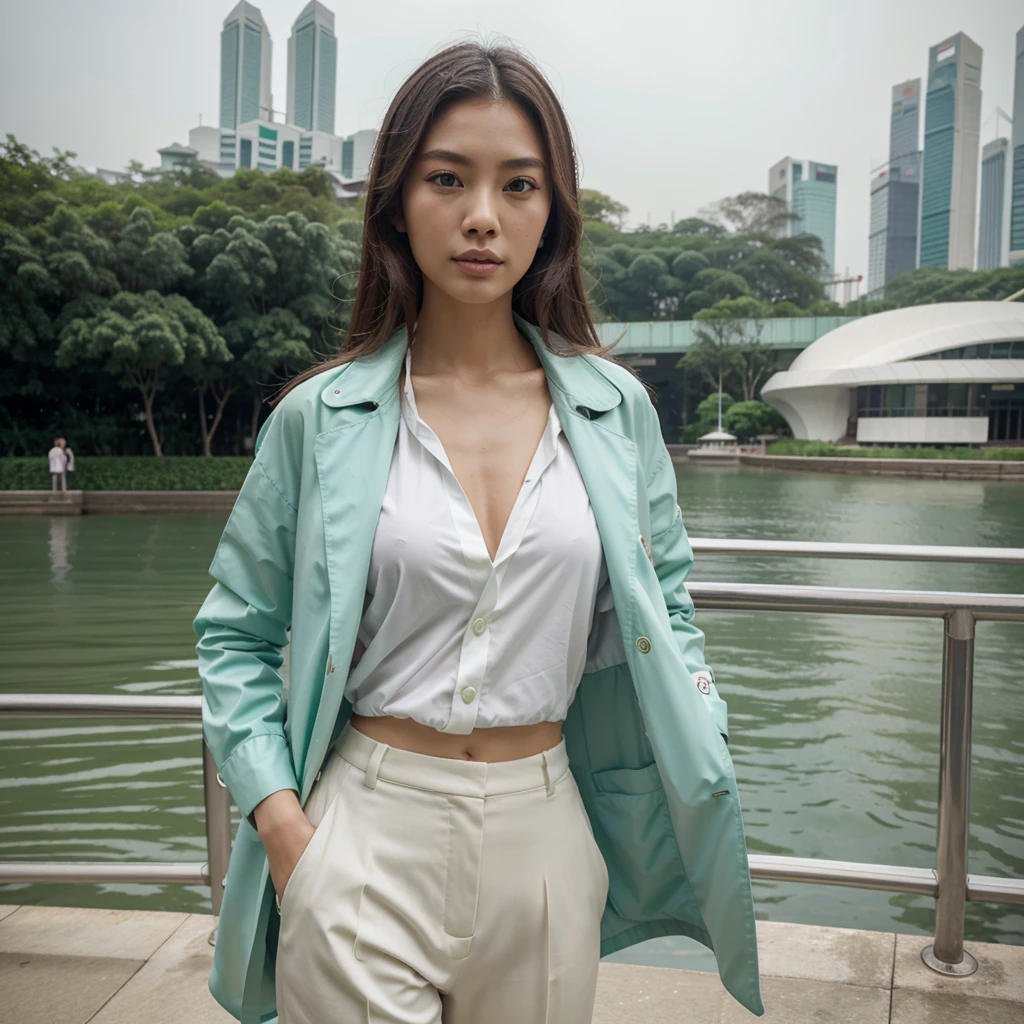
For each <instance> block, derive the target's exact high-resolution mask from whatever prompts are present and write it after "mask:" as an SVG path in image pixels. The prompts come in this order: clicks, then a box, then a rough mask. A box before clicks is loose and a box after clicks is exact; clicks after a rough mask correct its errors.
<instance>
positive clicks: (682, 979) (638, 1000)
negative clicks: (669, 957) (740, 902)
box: [593, 962, 763, 1024]
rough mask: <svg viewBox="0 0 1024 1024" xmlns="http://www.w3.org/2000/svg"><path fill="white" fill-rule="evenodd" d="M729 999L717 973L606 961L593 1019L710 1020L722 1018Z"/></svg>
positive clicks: (627, 1022)
mask: <svg viewBox="0 0 1024 1024" xmlns="http://www.w3.org/2000/svg"><path fill="white" fill-rule="evenodd" d="M726 999H732V996H730V995H729V993H728V992H726V991H725V989H724V988H723V987H722V982H721V981H720V980H719V978H718V975H717V974H708V973H707V972H706V971H680V970H674V969H673V968H670V967H637V966H636V965H635V964H616V963H609V962H603V963H602V964H601V965H600V967H599V968H598V971H597V998H596V1000H595V1003H594V1017H593V1024H633V1022H634V1021H641V1022H643V1024H679V1021H680V1020H690V1021H701V1022H702V1024H703V1022H705V1021H707V1022H709V1024H710V1022H717V1021H719V1020H720V1019H721V1011H722V1005H723V1003H724V1001H725V1000H726ZM744 1012H746V1011H744ZM747 1018H748V1022H747V1024H749V1020H750V1019H753V1018H751V1017H750V1014H749V1013H747ZM762 1019H763V1018H762Z"/></svg>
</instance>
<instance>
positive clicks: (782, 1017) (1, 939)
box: [0, 906, 1024, 1024]
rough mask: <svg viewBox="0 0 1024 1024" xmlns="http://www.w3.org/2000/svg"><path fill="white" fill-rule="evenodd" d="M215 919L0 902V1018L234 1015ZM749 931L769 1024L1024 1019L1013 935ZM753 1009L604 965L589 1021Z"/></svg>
mask: <svg viewBox="0 0 1024 1024" xmlns="http://www.w3.org/2000/svg"><path fill="white" fill-rule="evenodd" d="M212 927H213V918H211V917H207V916H205V915H202V914H172V913H155V912H148V911H120V910H75V909H65V908H61V907H20V908H19V907H11V906H0V1024H231V1022H232V1021H233V1020H234V1018H233V1017H231V1016H229V1015H228V1014H227V1013H225V1012H224V1011H223V1010H222V1009H221V1008H220V1007H219V1006H217V1005H216V1003H214V1001H213V999H212V997H211V996H210V995H209V993H208V992H207V989H206V978H207V974H208V973H209V966H210V956H211V953H212V950H211V947H210V945H209V943H208V942H207V939H208V938H209V935H210V931H211V929H212ZM758 940H759V946H760V958H761V975H762V982H761V990H762V995H763V998H764V1002H765V1007H766V1010H767V1012H766V1014H765V1016H764V1017H762V1018H760V1019H761V1020H762V1021H764V1022H765V1024H889V1022H891V1024H1020V1022H1021V1021H1024V947H1022V946H1006V945H993V944H986V943H977V942H973V943H969V944H968V948H969V949H970V950H971V952H972V953H973V954H974V955H975V956H976V957H977V958H978V961H979V963H980V967H979V969H978V972H977V973H976V974H974V975H973V976H972V977H970V978H965V979H962V980H952V979H947V978H942V977H940V976H939V975H937V974H935V973H934V972H932V971H930V970H929V969H928V968H927V967H925V966H924V964H922V963H921V959H920V950H921V948H922V946H924V945H926V944H927V939H925V938H923V937H921V936H917V935H896V934H893V933H892V932H869V931H854V930H851V929H844V928H815V927H808V926H805V925H794V924H776V923H772V922H761V921H759V922H758ZM757 1019H758V1018H756V1017H754V1016H753V1015H751V1014H749V1013H748V1012H747V1011H746V1010H744V1009H743V1008H742V1007H741V1006H740V1005H739V1004H738V1003H737V1002H736V1001H735V1000H733V999H732V998H731V997H730V996H729V995H728V994H727V993H726V992H725V990H724V989H723V988H722V986H721V983H720V982H719V980H718V976H717V975H714V974H705V973H701V972H698V971H683V970H668V969H664V968H657V967H634V966H631V965H627V964H616V963H603V964H602V965H601V975H600V986H599V989H598V997H597V1009H596V1011H595V1013H594V1024H634V1022H636V1024H683V1022H685V1024H750V1022H753V1021H755V1020H757ZM481 1024H485V1022H481ZM524 1024H525V1022H524Z"/></svg>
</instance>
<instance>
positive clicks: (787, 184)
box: [768, 156, 839, 281]
mask: <svg viewBox="0 0 1024 1024" xmlns="http://www.w3.org/2000/svg"><path fill="white" fill-rule="evenodd" d="M838 173H839V170H838V168H837V167H836V165H835V164H821V163H818V162H817V161H815V160H794V159H792V157H788V156H787V157H786V158H785V159H784V160H780V161H779V162H778V163H777V164H775V165H774V166H773V167H772V168H771V170H769V172H768V192H769V194H770V195H773V196H776V197H777V198H779V199H783V200H785V202H786V203H787V204H788V206H789V209H790V210H791V211H792V212H793V213H795V214H796V215H797V219H796V220H792V221H790V222H789V224H788V225H787V228H786V231H785V234H786V235H788V236H792V235H800V234H805V233H806V234H809V235H817V236H818V238H820V239H821V248H822V253H823V255H824V259H825V263H826V268H825V273H824V275H823V277H824V280H826V281H830V280H831V279H832V274H833V269H834V267H835V262H836V186H837V178H838Z"/></svg>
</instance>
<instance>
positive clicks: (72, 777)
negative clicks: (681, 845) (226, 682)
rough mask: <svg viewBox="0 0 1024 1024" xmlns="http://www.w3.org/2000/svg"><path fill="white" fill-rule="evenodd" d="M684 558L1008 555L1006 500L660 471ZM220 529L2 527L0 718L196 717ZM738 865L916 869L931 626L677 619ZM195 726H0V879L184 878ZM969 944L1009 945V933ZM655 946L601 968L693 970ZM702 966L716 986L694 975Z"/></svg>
mask: <svg viewBox="0 0 1024 1024" xmlns="http://www.w3.org/2000/svg"><path fill="white" fill-rule="evenodd" d="M678 480H679V494H680V505H681V507H682V510H683V515H684V519H685V521H686V524H687V528H688V530H689V533H690V535H691V536H694V537H742V538H751V539H756V538H762V539H774V540H821V541H850V542H882V543H911V544H948V545H953V544H957V545H959V544H964V545H983V546H997V547H1024V484H1019V483H983V482H972V481H937V480H936V481H932V480H901V479H887V478H872V477H866V476H864V477H861V476H841V475H832V474H821V475H818V474H810V473H806V474H805V473H792V474H789V473H777V472H771V471H758V470H750V469H742V470H741V469H734V468H714V467H708V466H700V467H693V468H688V467H681V468H680V469H679V470H678ZM223 523H224V517H222V516H188V517H186V516H181V517H153V516H146V517H142V516H140V517H104V516H95V517H92V516H86V517H82V518H68V519H57V518H53V519H46V518H22V519H17V518H12V519H0V649H2V651H3V670H2V673H0V690H2V691H3V692H8V693H11V692H38V693H123V694H198V693H199V691H200V685H199V679H198V675H197V671H196V659H195V652H194V644H195V637H194V635H193V633H192V619H193V617H194V615H195V613H196V611H197V610H198V608H199V605H200V604H201V603H202V600H203V598H204V597H205V595H206V592H207V590H208V588H209V586H210V583H211V581H210V579H209V577H208V576H207V574H206V570H207V567H208V565H209V563H210V560H211V558H212V555H213V551H214V548H215V546H216V543H217V540H218V537H219V535H220V531H221V529H222V527H223ZM692 579H694V580H719V581H737V582H738V581H747V582H760V583H769V582H779V583H790V584H809V585H814V584H818V585H846V586H853V587H886V588H900V589H922V590H924V589H930V590H964V591H990V592H1012V593H1024V569H1021V568H1004V567H996V566H942V565H933V564H924V563H889V564H886V563H881V562H866V561H863V562H862V561H830V560H809V559H767V558H734V557H725V556H714V557H711V556H703V557H699V558H698V561H697V564H696V567H695V569H694V572H693V574H692ZM698 621H699V623H700V624H701V626H702V627H703V629H704V630H705V632H706V634H707V637H708V651H709V652H710V662H711V664H712V665H713V666H714V667H715V671H716V677H717V680H718V686H719V689H720V692H721V694H722V696H723V697H724V698H725V699H726V701H727V702H728V705H729V722H730V740H729V749H730V752H731V754H732V757H733V761H734V764H735V767H736V774H737V779H738V782H739V793H740V799H741V804H742V806H743V813H744V821H745V825H746V830H747V840H748V846H749V850H750V852H751V853H765V854H782V855H791V856H801V857H820V858H830V859H837V860H852V861H865V862H874V863H878V864H896V865H911V866H915V867H922V868H930V867H934V864H935V854H934V847H935V823H936V797H937V789H938V782H937V779H938V759H939V755H938V735H939V734H938V722H939V692H940V683H941V663H942V624H941V622H939V621H933V620H913V619H896V618H877V617H867V616H864V617H858V616H824V617H816V616H812V615H803V614H801V615H798V614H791V613H772V614H765V613H724V612H704V613H700V612H698ZM199 752H200V738H199V726H198V723H191V724H188V723H182V724H165V723H150V722H130V721H127V722H126V721H120V722H116V721H109V722H108V721H96V720H93V721H79V722H75V721H69V720H58V719H38V720H29V719H20V720H8V721H6V722H2V723H0V859H4V860H32V859H52V860H98V861H118V860H140V861H145V860H151V861H190V860H195V861H203V860H205V839H204V832H203V824H202V822H203V818H202V800H203V791H202V770H201V762H200V758H199ZM970 811H971V831H970V859H969V870H970V871H971V872H972V873H976V874H987V875H996V876H1002V877H1013V878H1021V877H1024V624H1022V625H1018V624H1014V623H988V622H985V623H980V624H979V626H978V633H977V645H976V663H975V697H974V733H973V754H972V778H971V806H970ZM754 901H755V907H756V911H757V915H758V917H759V918H767V919H771V920H779V921H795V922H801V923H807V924H821V925H837V926H843V927H856V928H870V929H879V930H895V931H903V932H911V933H918V934H922V935H927V934H930V933H931V930H932V928H933V926H934V901H932V900H930V899H926V898H924V897H913V896H905V895H899V894H890V893H881V892H871V891H867V890H858V889H847V888H840V887H834V886H824V885H806V884H797V883H782V882H755V883H754ZM0 902H2V903H31V904H35V903H47V904H57V905H65V906H105V907H131V908H147V909H161V910H188V911H204V910H205V911H208V910H209V897H208V894H207V892H206V891H205V890H204V889H203V888H201V887H198V886H197V887H181V886H152V885H121V884H117V885H106V886H77V885H24V886H22V885H18V886H14V885H9V886H0ZM966 929H967V936H968V938H969V939H970V938H973V939H976V940H979V941H993V942H1011V943H1016V944H1024V908H1019V907H1017V908H1014V907H1012V906H1010V905H1002V904H995V903H992V904H988V903H970V904H968V906H967V922H966ZM694 947H695V944H694V943H691V942H690V941H689V940H684V939H675V938H665V939H658V940H653V941H651V942H647V943H643V944H641V945H638V946H634V947H632V948H630V949H628V950H624V951H622V952H621V953H619V954H616V955H615V956H614V957H613V958H612V959H616V960H623V961H629V962H635V963H651V964H656V965H665V966H672V965H675V966H691V967H707V966H709V962H708V956H709V955H704V954H702V953H698V952H696V951H695V949H694ZM712 963H713V961H712Z"/></svg>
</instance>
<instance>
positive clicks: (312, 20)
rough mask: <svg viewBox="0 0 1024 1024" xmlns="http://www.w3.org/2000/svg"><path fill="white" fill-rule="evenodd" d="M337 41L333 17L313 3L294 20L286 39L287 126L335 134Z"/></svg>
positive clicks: (323, 8)
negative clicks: (289, 34) (292, 125)
mask: <svg viewBox="0 0 1024 1024" xmlns="http://www.w3.org/2000/svg"><path fill="white" fill-rule="evenodd" d="M337 72H338V40H337V39H336V38H335V35H334V15H333V14H332V13H331V11H329V10H328V9H327V8H326V7H324V5H323V4H321V3H317V2H316V0H313V2H312V3H309V4H307V5H306V6H305V7H304V8H303V11H302V13H301V14H300V15H299V16H298V18H296V19H295V24H294V25H293V26H292V34H291V36H290V38H289V39H288V100H287V115H286V116H287V118H288V123H289V124H294V125H298V127H299V128H305V129H306V130H307V131H321V132H327V133H328V134H329V135H333V134H334V99H335V83H336V80H337Z"/></svg>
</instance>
